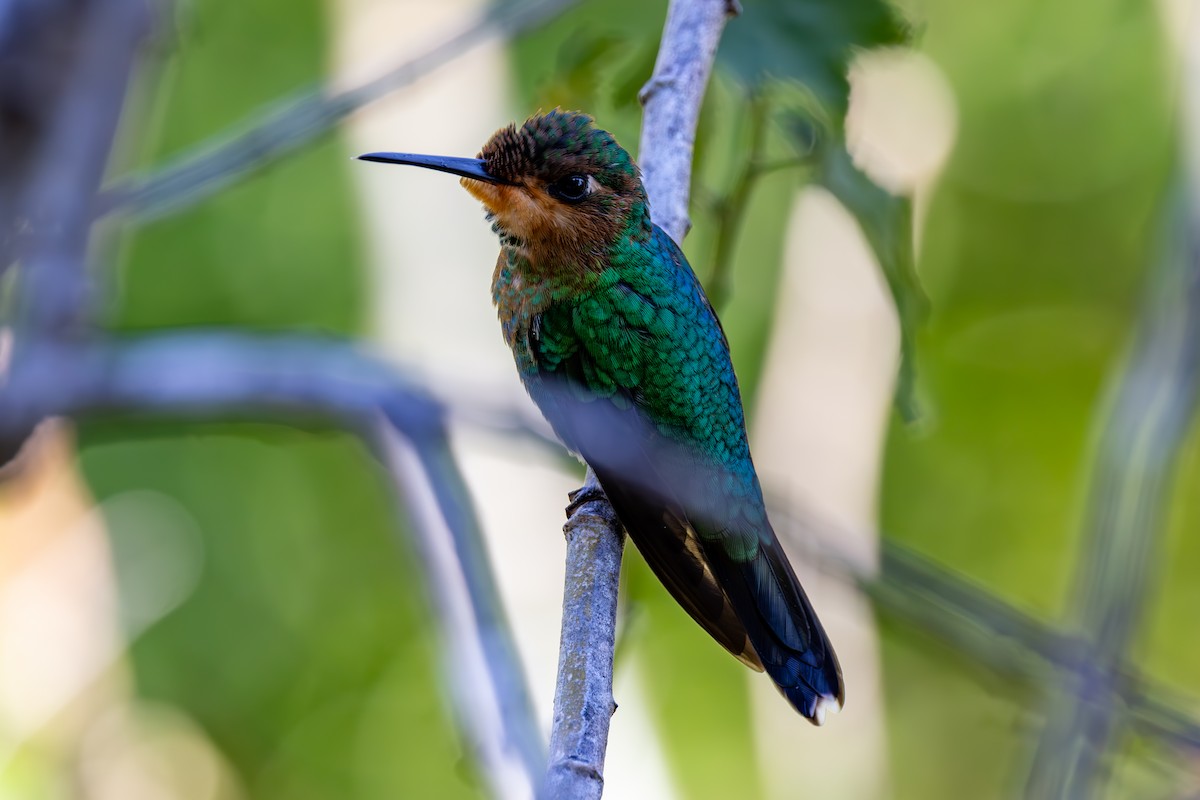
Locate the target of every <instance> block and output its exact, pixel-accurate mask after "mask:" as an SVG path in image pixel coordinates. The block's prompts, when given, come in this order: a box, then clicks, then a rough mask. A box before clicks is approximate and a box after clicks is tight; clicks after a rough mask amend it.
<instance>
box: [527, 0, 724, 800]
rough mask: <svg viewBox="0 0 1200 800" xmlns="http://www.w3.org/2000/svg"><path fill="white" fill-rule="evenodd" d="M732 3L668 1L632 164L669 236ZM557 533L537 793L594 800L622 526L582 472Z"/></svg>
mask: <svg viewBox="0 0 1200 800" xmlns="http://www.w3.org/2000/svg"><path fill="white" fill-rule="evenodd" d="M738 10H739V8H738V6H737V4H736V2H734V1H733V0H672V2H671V4H670V6H669V8H668V10H667V22H666V26H665V28H664V30H663V37H662V44H661V45H660V47H659V51H658V59H657V61H656V63H655V66H654V74H653V76H652V77H651V79H650V82H649V83H648V84H646V87H645V88H644V89H642V92H641V94H640V99H641V101H642V103H643V105H644V106H645V114H644V116H643V120H642V142H641V144H642V146H641V152H640V154H639V159H638V160H639V164H640V166H641V169H642V180H643V182H644V183H645V185H646V191H647V193H648V195H649V197H650V208H651V216H652V218H653V219H654V222H655V223H657V224H658V225H659V226H660V227H661V228H662V229H663V230H665V231H666V232H667V233H668V234H669V235H670V236H671V238H673V239H674V240H675V241H676V242H682V241H683V237H684V235H685V234H686V233H687V231H688V228H689V226H690V223H689V221H688V213H687V209H688V196H689V193H690V190H691V174H692V152H693V149H694V144H695V139H696V124H697V122H698V120H699V118H700V105H701V103H702V102H703V100H704V92H705V89H706V88H707V86H708V79H709V75H710V74H711V72H712V65H713V59H714V57H715V56H716V52H717V43H718V42H719V41H720V38H721V32H722V31H723V30H724V28H725V22H726V21H727V20H728V19H729V17H730V16H732V15H734V14H736V13H737V12H738ZM572 499H573V502H572V505H571V506H570V507H569V513H570V517H569V519H568V520H567V524H566V526H564V529H563V530H564V532H565V533H566V537H567V570H566V586H565V589H564V594H563V625H562V640H561V642H560V649H559V661H558V681H557V684H556V687H555V692H554V724H553V728H552V730H551V734H550V765H549V768H548V770H547V775H546V783H545V786H544V788H543V792H544V794H545V796H547V797H553V798H560V797H561V798H589V800H590V799H591V798H599V797H600V796H601V794H602V793H603V791H604V756H605V752H606V750H607V747H608V731H609V723H610V721H611V717H612V713H613V712H614V711H615V710H616V703H615V702H614V701H613V696H612V676H613V647H614V641H615V629H616V601H617V587H618V584H619V581H620V569H621V552H622V549H623V547H624V539H625V532H624V530H623V529H622V528H621V524H620V522H619V521H618V520H617V516H616V514H615V512H613V509H612V506H611V505H610V504H609V503H608V500H607V499H606V498H604V496H603V493H602V492H601V491H600V488H599V485H598V484H597V483H596V477H595V475H594V474H593V473H592V471H591V470H588V476H587V480H586V482H585V483H584V486H583V488H582V489H580V490H579V491H578V492H577V493H576V494H575V495H573V498H572Z"/></svg>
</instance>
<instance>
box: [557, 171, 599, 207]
mask: <svg viewBox="0 0 1200 800" xmlns="http://www.w3.org/2000/svg"><path fill="white" fill-rule="evenodd" d="M590 187H591V181H589V180H588V177H587V176H586V175H568V176H567V177H565V178H559V179H558V180H556V181H555V182H554V183H552V184H550V186H549V190H550V195H551V197H557V198H558V199H559V200H565V201H566V202H568V203H578V202H579V201H580V200H582V199H583V198H585V197H587V196H588V189H589V188H590Z"/></svg>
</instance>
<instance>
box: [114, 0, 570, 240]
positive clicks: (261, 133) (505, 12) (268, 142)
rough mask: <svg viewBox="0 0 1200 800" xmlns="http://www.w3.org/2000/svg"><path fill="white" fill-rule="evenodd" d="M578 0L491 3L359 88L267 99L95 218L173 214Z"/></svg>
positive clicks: (134, 181) (118, 189) (130, 187)
mask: <svg viewBox="0 0 1200 800" xmlns="http://www.w3.org/2000/svg"><path fill="white" fill-rule="evenodd" d="M579 2H580V0H535V1H534V2H502V3H496V4H493V5H491V6H489V8H488V10H487V11H485V12H484V13H483V14H482V15H481V16H480V17H479V18H478V19H476V20H475V21H474V22H472V23H470V24H468V25H467V26H466V27H465V28H463V30H462V31H460V32H459V33H457V34H455V35H454V36H451V37H450V38H449V39H446V40H445V41H443V42H440V43H439V44H437V45H435V46H434V47H433V48H432V49H430V50H429V51H427V52H425V53H423V54H421V55H419V56H417V57H416V58H413V59H411V60H408V61H405V62H404V63H402V64H400V65H399V66H397V67H395V68H393V69H391V70H389V71H388V72H386V73H384V74H383V75H380V76H379V77H377V78H374V79H373V80H370V81H368V82H367V83H365V84H363V85H361V86H357V87H355V88H353V89H349V90H347V91H344V92H340V93H338V94H333V95H330V94H328V93H327V91H326V89H325V87H324V86H320V87H317V88H313V89H309V90H307V91H304V92H301V93H299V94H298V95H296V96H294V97H292V98H290V99H284V100H277V101H274V102H272V103H271V104H269V105H268V106H267V107H265V108H264V109H260V110H259V111H257V112H255V114H254V115H253V116H252V117H251V119H252V120H253V121H252V122H250V123H249V124H246V123H242V124H240V125H238V126H236V128H235V129H233V130H230V131H226V132H223V133H219V134H217V135H216V136H214V137H212V138H211V139H209V140H207V141H205V142H203V143H201V144H199V145H198V146H196V147H194V148H192V149H190V150H188V151H187V152H185V153H184V154H183V155H181V156H178V157H176V158H174V159H172V160H171V161H170V162H168V163H167V164H166V165H164V166H162V167H160V168H158V169H157V170H156V171H154V172H153V173H151V174H150V175H148V176H146V177H142V178H131V179H126V180H123V181H121V182H119V183H118V184H116V185H115V186H113V187H111V188H110V189H108V190H107V191H105V192H104V194H103V195H102V196H101V198H100V202H99V204H98V207H97V209H96V214H97V215H105V214H111V213H122V214H125V215H128V216H131V217H133V218H135V219H138V220H141V221H146V220H153V219H157V218H159V217H163V216H166V215H168V214H172V213H176V212H178V211H180V210H181V209H183V208H186V207H187V206H190V205H194V204H195V203H197V202H199V201H201V200H203V199H205V198H207V197H210V196H212V195H214V194H216V193H217V192H219V191H221V190H222V189H225V188H227V187H229V186H230V185H232V184H234V183H236V182H238V181H240V180H242V179H244V178H247V177H249V176H250V175H253V174H255V173H257V172H260V171H261V170H263V169H265V168H266V167H268V166H270V165H271V164H273V163H275V162H276V161H279V160H280V159H282V158H284V157H285V156H288V155H291V154H292V153H295V152H297V151H299V150H300V149H301V148H303V147H304V146H305V145H308V144H310V143H312V142H313V141H314V140H315V139H317V138H318V137H320V136H321V135H323V134H325V133H328V132H329V131H330V130H331V129H332V128H333V127H334V126H335V125H337V124H338V123H339V122H341V121H342V120H343V119H344V118H345V117H347V116H348V115H349V114H351V113H353V112H354V111H357V110H358V109H359V108H361V107H363V106H365V105H367V104H368V103H371V102H374V101H375V100H379V99H380V98H382V97H384V96H386V95H387V94H389V93H391V92H394V91H395V90H397V89H400V88H403V87H405V86H409V85H411V84H413V83H415V82H416V81H417V80H418V79H420V78H423V77H424V76H425V75H428V74H429V73H431V72H433V71H434V70H436V69H437V68H439V67H441V66H443V65H445V64H448V63H450V62H451V61H454V60H455V59H456V58H458V57H459V56H461V55H463V53H465V52H466V51H468V50H470V49H472V48H474V47H476V46H478V45H480V44H482V43H484V42H486V41H489V40H491V39H494V38H498V37H509V36H514V35H516V34H518V33H523V32H526V31H529V30H533V29H535V28H537V27H538V26H540V25H544V24H545V23H547V22H549V21H550V20H552V19H554V18H555V17H556V16H558V15H559V14H561V13H562V12H564V11H566V10H567V9H569V8H571V7H572V6H574V5H577V4H578V3H579Z"/></svg>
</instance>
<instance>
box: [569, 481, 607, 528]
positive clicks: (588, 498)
mask: <svg viewBox="0 0 1200 800" xmlns="http://www.w3.org/2000/svg"><path fill="white" fill-rule="evenodd" d="M567 497H568V498H570V500H571V502H570V503H567V509H566V511H567V519H570V518H571V517H573V516H574V515H575V512H576V511H578V510H579V508H580V507H581V506H583V505H585V504H586V503H590V502H592V501H593V500H604V501H607V500H608V497H607V496H606V495H605V494H604V490H603V489H601V488H600V486H599V484H596V483H593V482H592V481H588V482H587V483H585V484H584V485H583V486H581V487H579V488H578V489H576V490H575V491H573V492H569V493H568V494H567Z"/></svg>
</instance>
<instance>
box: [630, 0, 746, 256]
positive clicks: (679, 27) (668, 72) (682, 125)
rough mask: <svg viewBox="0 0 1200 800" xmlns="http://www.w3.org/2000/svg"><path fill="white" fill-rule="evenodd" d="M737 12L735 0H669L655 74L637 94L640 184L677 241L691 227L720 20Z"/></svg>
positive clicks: (722, 27)
mask: <svg viewBox="0 0 1200 800" xmlns="http://www.w3.org/2000/svg"><path fill="white" fill-rule="evenodd" d="M740 13H741V6H740V5H739V4H738V2H737V0H697V2H680V0H673V2H672V3H671V4H670V6H669V7H668V8H667V22H666V26H665V28H664V29H663V38H662V46H661V47H660V48H659V51H658V59H657V60H656V61H655V62H654V73H653V74H652V75H651V76H650V81H649V82H648V83H647V84H646V85H645V86H644V87H642V91H641V93H640V94H639V95H638V99H639V100H641V102H642V106H643V107H644V108H645V114H644V116H643V117H642V147H641V153H640V154H639V157H638V164H639V165H640V166H641V168H642V182H643V183H645V185H646V192H647V193H648V194H649V196H650V207H651V210H652V212H653V216H654V221H655V223H657V225H658V226H659V227H660V228H662V229H663V230H664V231H666V232H667V233H668V234H669V235H670V236H671V238H672V239H674V240H675V241H676V242H677V243H681V242H683V237H684V236H686V235H687V232H688V230H690V229H691V227H692V223H691V219H690V218H689V217H688V195H689V194H690V189H691V185H692V151H693V149H694V145H695V142H696V125H697V123H698V122H699V120H700V106H701V104H702V102H703V100H704V90H705V89H706V88H707V87H708V78H709V75H710V74H711V73H712V66H713V59H714V57H715V56H716V53H717V44H718V43H719V42H720V41H721V33H722V31H724V30H725V22H726V21H727V20H728V19H729V18H730V17H733V16H737V15H738V14H740Z"/></svg>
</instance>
